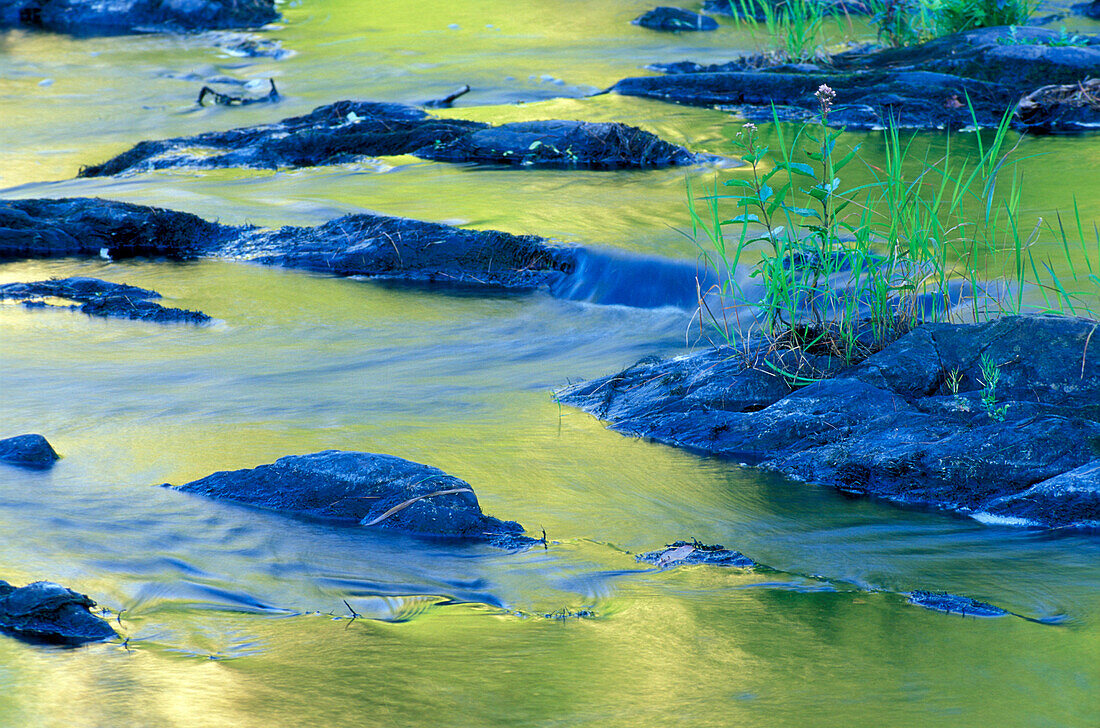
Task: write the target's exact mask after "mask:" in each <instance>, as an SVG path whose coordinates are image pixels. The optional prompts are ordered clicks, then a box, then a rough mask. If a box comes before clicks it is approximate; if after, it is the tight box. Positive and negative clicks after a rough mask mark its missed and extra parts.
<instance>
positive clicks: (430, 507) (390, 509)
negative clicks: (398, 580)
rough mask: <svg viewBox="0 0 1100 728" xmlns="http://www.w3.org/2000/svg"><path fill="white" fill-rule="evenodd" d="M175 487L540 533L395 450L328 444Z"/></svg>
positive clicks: (290, 505) (406, 521)
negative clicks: (488, 508)
mask: <svg viewBox="0 0 1100 728" xmlns="http://www.w3.org/2000/svg"><path fill="white" fill-rule="evenodd" d="M175 487H176V489H177V490H181V491H183V492H186V493H194V494H196V495H203V496H207V497H210V498H218V499H222V500H230V501H234V502H237V503H245V504H248V505H251V506H258V507H260V508H270V509H272V510H277V511H285V512H288V513H293V514H295V515H299V516H306V517H310V518H317V519H323V520H329V521H336V522H339V523H345V524H348V525H359V526H369V527H378V528H386V529H393V530H398V531H405V532H409V533H413V534H417V535H422V536H445V537H452V538H463V539H472V540H477V541H485V542H488V543H490V544H492V545H495V546H501V547H504V548H519V547H523V546H526V545H529V544H532V543H535V539H532V538H528V537H526V536H524V535H523V527H522V526H520V525H519V524H518V523H516V522H514V521H501V520H499V519H496V518H493V517H492V516H487V515H485V514H484V513H482V512H481V506H480V505H479V504H478V501H477V496H476V495H474V490H473V488H471V487H470V484H469V483H467V482H465V481H463V480H459V479H458V478H456V477H454V476H453V475H448V474H447V473H445V472H443V471H442V470H439V469H438V468H433V467H431V466H429V465H421V464H419V463H414V462H410V461H408V460H403V459H401V458H398V457H394V456H392V455H376V454H373V453H363V452H342V451H339V450H326V451H324V452H318V453H314V454H312V455H292V456H289V457H284V458H279V459H278V460H276V461H275V462H274V463H271V464H269V465H261V466H259V467H256V468H251V469H247V470H234V471H223V472H218V473H214V474H213V475H208V476H207V477H205V478H202V479H200V480H196V481H193V482H190V483H186V484H184V485H180V486H175Z"/></svg>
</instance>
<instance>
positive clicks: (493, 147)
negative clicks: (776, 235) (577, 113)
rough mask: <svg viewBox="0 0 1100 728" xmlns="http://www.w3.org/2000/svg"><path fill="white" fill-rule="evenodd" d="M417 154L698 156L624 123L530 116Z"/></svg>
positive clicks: (557, 159)
mask: <svg viewBox="0 0 1100 728" xmlns="http://www.w3.org/2000/svg"><path fill="white" fill-rule="evenodd" d="M414 154H415V155H416V156H418V157H422V158H424V159H434V160H436V161H440V162H478V163H481V164H505V165H509V166H516V167H530V166H536V167H588V168H592V169H624V168H634V167H670V166H676V165H682V164H692V163H694V162H695V161H696V156H695V155H694V154H691V153H690V152H688V151H687V150H686V149H684V148H683V147H679V146H676V145H675V144H669V143H668V142H666V141H664V140H662V139H660V138H659V137H657V136H654V135H653V134H650V133H649V132H647V131H642V130H641V129H638V128H636V127H633V126H628V125H626V124H620V123H592V122H585V121H524V122H517V123H514V124H504V125H502V126H495V127H490V128H488V129H482V130H480V131H475V132H472V133H470V134H466V135H465V136H461V137H458V138H456V139H453V140H452V141H450V142H448V143H445V144H440V145H433V146H431V147H426V148H424V149H421V150H417V151H416V152H414Z"/></svg>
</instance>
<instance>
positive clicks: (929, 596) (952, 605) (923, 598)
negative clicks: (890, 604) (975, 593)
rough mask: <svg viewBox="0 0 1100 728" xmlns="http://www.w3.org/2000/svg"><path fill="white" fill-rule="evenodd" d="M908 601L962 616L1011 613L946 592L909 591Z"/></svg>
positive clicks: (987, 615) (992, 615)
mask: <svg viewBox="0 0 1100 728" xmlns="http://www.w3.org/2000/svg"><path fill="white" fill-rule="evenodd" d="M908 601H909V603H910V604H915V605H917V606H918V607H924V608H925V609H931V610H934V611H937V612H946V613H948V614H952V613H954V614H961V615H963V616H964V617H1007V616H1009V615H1010V614H1011V612H1007V611H1005V610H1004V609H1001V608H1000V607H996V606H993V605H992V604H986V603H985V602H979V601H976V600H974V599H971V598H969V597H960V596H958V595H956V594H948V593H947V592H926V591H915V592H910V594H909V599H908Z"/></svg>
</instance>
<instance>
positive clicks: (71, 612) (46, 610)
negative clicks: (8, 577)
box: [0, 581, 118, 645]
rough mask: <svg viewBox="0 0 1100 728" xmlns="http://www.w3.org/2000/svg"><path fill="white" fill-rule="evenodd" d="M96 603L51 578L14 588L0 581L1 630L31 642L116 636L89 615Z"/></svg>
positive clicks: (76, 642) (67, 642)
mask: <svg viewBox="0 0 1100 728" xmlns="http://www.w3.org/2000/svg"><path fill="white" fill-rule="evenodd" d="M94 606H95V602H94V601H92V600H91V599H89V598H88V597H87V596H85V595H84V594H78V593H77V592H74V591H73V590H72V589H66V588H65V587H63V586H61V585H60V584H54V583H53V582H50V581H36V582H34V583H33V584H27V585H26V586H23V587H14V586H12V585H11V584H9V583H8V582H6V581H0V631H4V632H7V633H8V634H11V635H13V636H15V637H19V638H21V639H25V640H28V641H31V642H49V643H55V644H64V645H82V644H85V643H87V642H99V641H101V640H109V639H114V638H115V637H117V636H118V635H117V634H115V631H114V629H112V628H111V625H109V624H108V623H107V622H106V621H105V620H103V619H101V618H100V617H97V616H96V615H94V614H92V612H91V608H92V607H94Z"/></svg>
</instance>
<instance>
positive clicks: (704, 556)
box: [635, 541, 756, 569]
mask: <svg viewBox="0 0 1100 728" xmlns="http://www.w3.org/2000/svg"><path fill="white" fill-rule="evenodd" d="M635 559H636V560H638V561H644V562H645V563H647V564H653V565H655V566H660V567H666V566H680V565H683V564H707V565H709V566H734V567H738V568H741V569H747V568H750V567H753V566H756V563H755V562H754V561H753V560H752V559H750V558H749V557H748V556H745V555H744V554H743V553H741V552H740V551H731V550H729V549H727V548H725V547H724V546H720V545H714V546H708V545H706V544H702V543H699V542H698V541H676V542H674V543H670V544H669V545H668V546H666V547H664V548H663V549H659V550H657V551H649V552H647V553H644V554H638V555H637V556H636V557H635Z"/></svg>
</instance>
